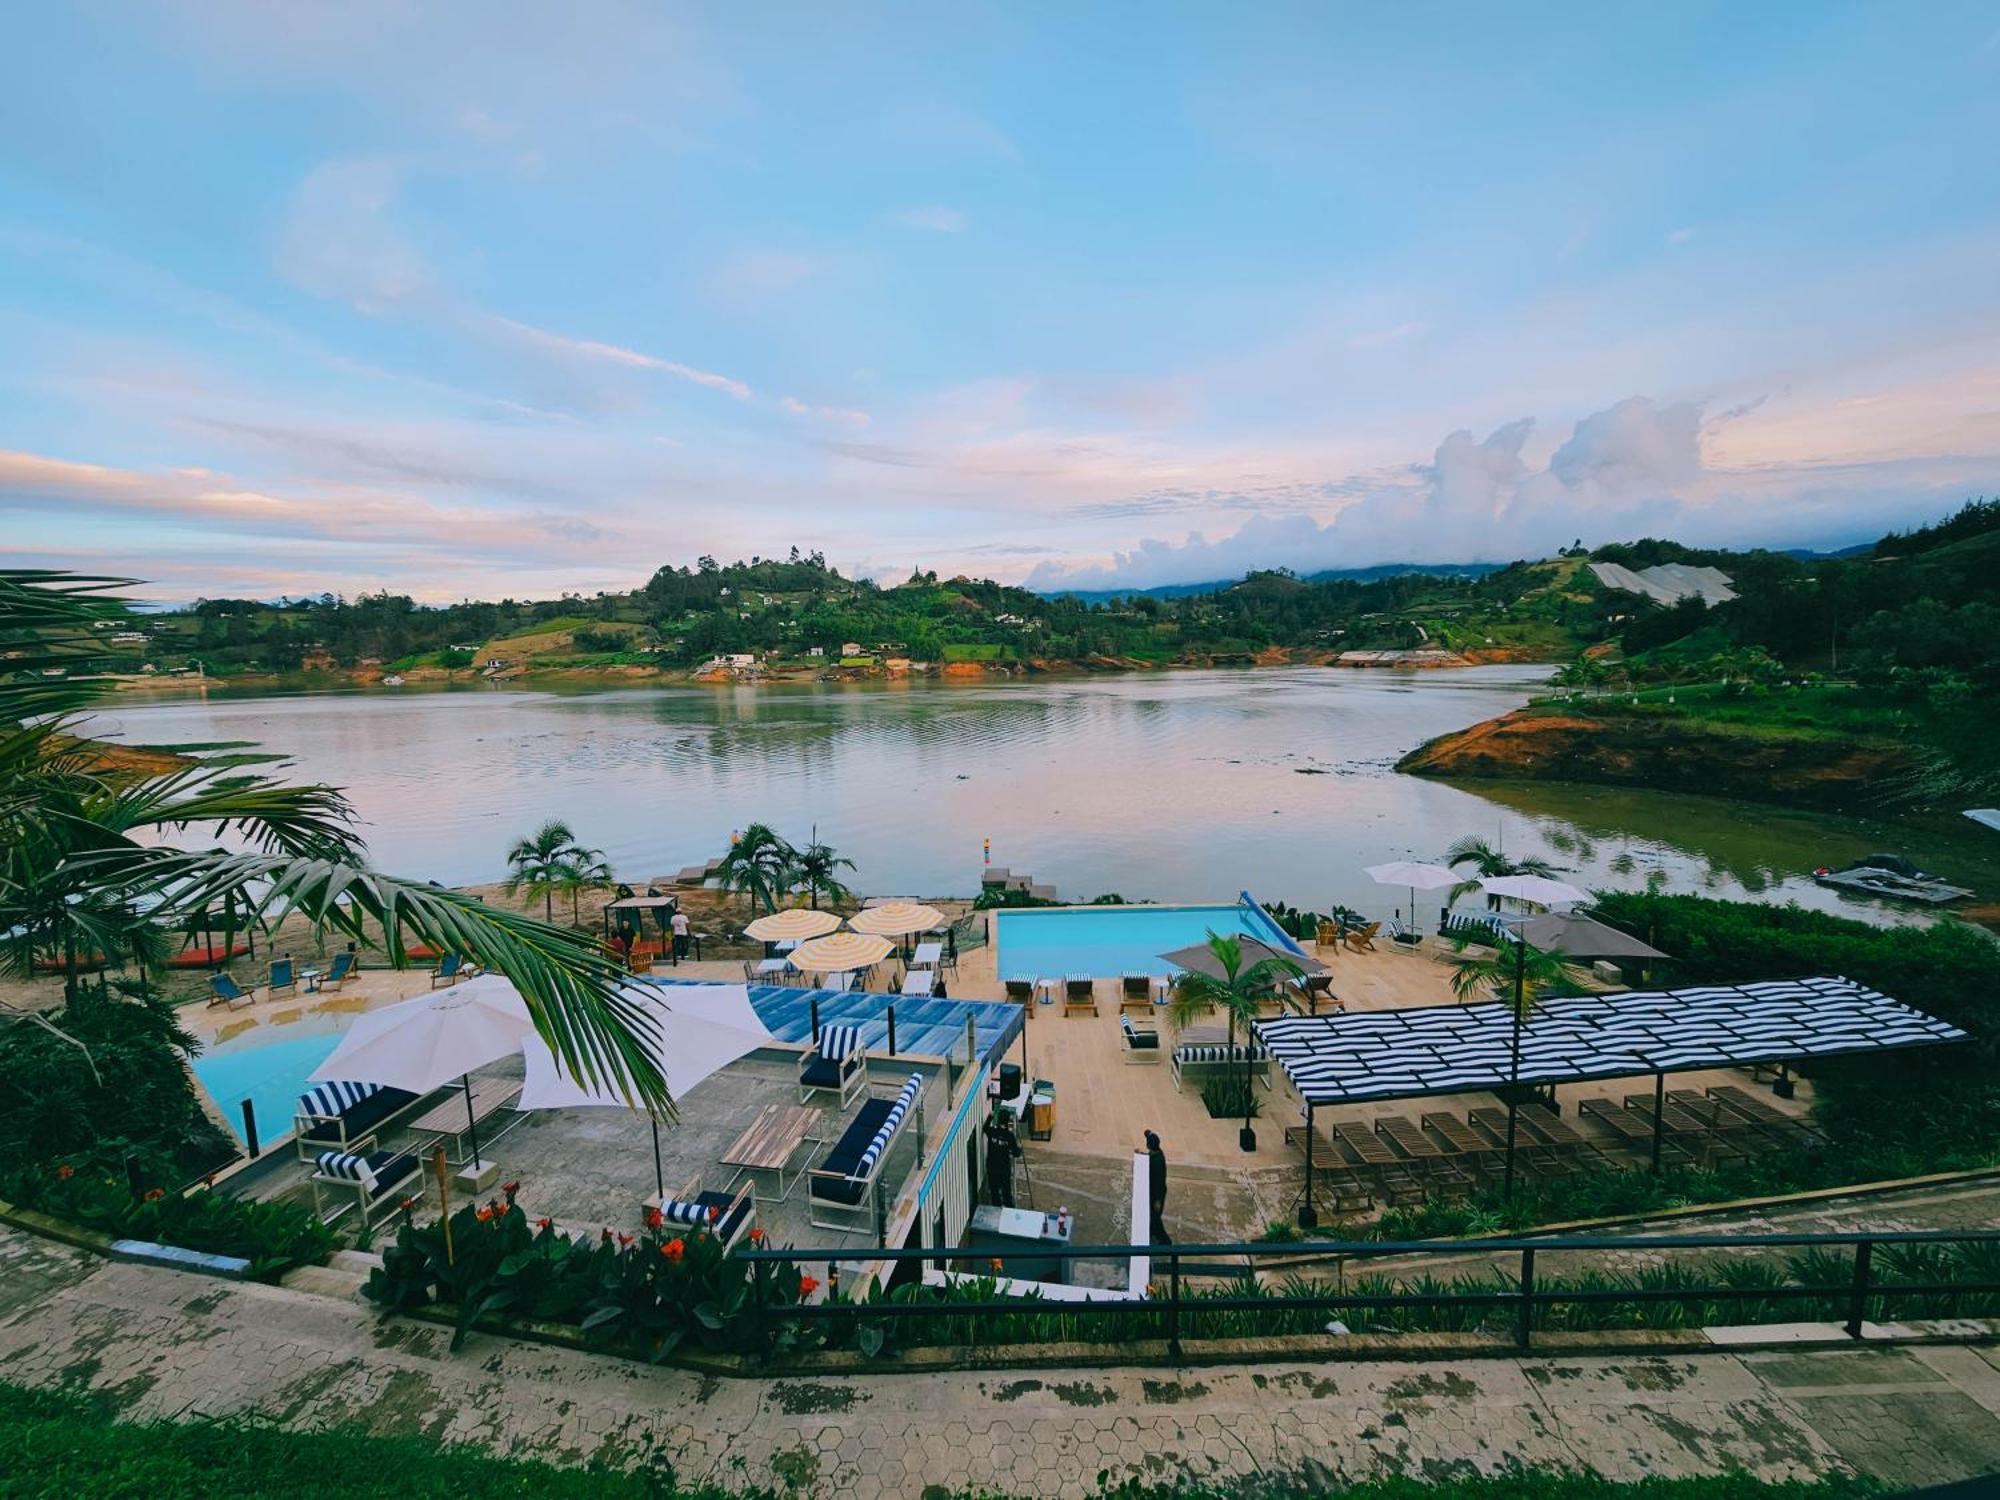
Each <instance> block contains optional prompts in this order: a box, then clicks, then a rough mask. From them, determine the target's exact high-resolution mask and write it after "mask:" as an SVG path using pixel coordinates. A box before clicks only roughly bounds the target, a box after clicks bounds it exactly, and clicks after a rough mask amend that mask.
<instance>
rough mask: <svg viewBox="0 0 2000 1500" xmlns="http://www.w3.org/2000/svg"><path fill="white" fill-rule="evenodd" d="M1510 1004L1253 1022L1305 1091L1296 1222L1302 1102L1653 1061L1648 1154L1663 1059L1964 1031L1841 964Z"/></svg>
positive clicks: (1780, 1055)
mask: <svg viewBox="0 0 2000 1500" xmlns="http://www.w3.org/2000/svg"><path fill="white" fill-rule="evenodd" d="M1512 1011H1513V1008H1512V1006H1511V1005H1510V1004H1508V1003H1506V1002H1497V1003H1490V1004H1483V1005H1465V1006H1456V1005H1438V1006H1418V1007H1411V1008H1407V1009H1401V1010H1379V1011H1358V1012H1349V1013H1347V1014H1344V1015H1332V1016H1286V1017H1281V1018H1279V1019H1276V1020H1269V1021H1259V1022H1257V1023H1256V1029H1257V1034H1258V1036H1259V1038H1260V1039H1261V1040H1262V1041H1263V1043H1264V1045H1265V1046H1266V1047H1268V1048H1269V1049H1270V1052H1271V1055H1272V1057H1273V1058H1275V1059H1276V1060H1277V1063H1278V1065H1279V1066H1280V1067H1281V1068H1283V1069H1284V1071H1285V1076H1286V1077H1287V1078H1288V1079H1289V1080H1290V1081H1291V1084H1292V1087H1293V1088H1294V1089H1295V1090H1297V1092H1298V1094H1299V1097H1300V1098H1301V1099H1302V1100H1304V1101H1305V1118H1306V1130H1305V1148H1306V1191H1305V1204H1304V1207H1303V1208H1302V1210H1301V1212H1300V1215H1299V1220H1300V1223H1301V1224H1302V1225H1307V1226H1308V1227H1309V1226H1310V1224H1311V1223H1312V1222H1314V1216H1313V1210H1312V1170H1313V1163H1312V1151H1313V1111H1314V1110H1315V1109H1316V1108H1318V1107H1320V1106H1323V1105H1329V1104H1356V1103H1362V1102H1366V1101H1371V1100H1383V1099H1419V1098H1427V1097H1431V1096H1435V1095H1439V1094H1465V1093H1476V1092H1481V1091H1486V1090H1493V1091H1505V1092H1507V1093H1508V1094H1510V1095H1511V1096H1512V1097H1514V1098H1516V1099H1518V1097H1519V1091H1520V1090H1521V1089H1522V1088H1524V1087H1528V1086H1534V1085H1551V1086H1552V1085H1554V1084H1558V1083H1588V1082H1592V1081H1596V1080H1602V1079H1609V1078H1634V1077H1642V1076H1645V1075H1649V1074H1650V1075H1651V1076H1652V1078H1653V1080H1654V1087H1653V1099H1654V1106H1653V1122H1652V1123H1653V1152H1654V1164H1655V1166H1657V1165H1658V1161H1659V1150H1660V1146H1661V1144H1662V1142H1663V1140H1664V1136H1665V1132H1666V1125H1665V1105H1666V1075H1667V1074H1668V1073H1674V1072H1684V1071H1690V1070H1693V1069H1699V1068H1728V1067H1751V1066H1755V1065H1757V1064H1759V1063H1784V1062H1795V1061H1799V1060H1803V1059H1810V1058H1816V1057H1836V1056H1840V1055H1843V1054H1847V1053H1856V1052H1887V1051H1893V1050H1898V1049H1902V1048H1906V1047H1928V1046H1934V1045H1936V1044H1938V1043H1942V1042H1956V1041H1963V1040H1964V1039H1965V1033H1964V1032H1963V1031H1961V1030H1960V1029H1959V1028H1958V1027H1956V1026H1953V1025H1950V1024H1949V1023H1947V1022H1944V1021H1940V1020H1938V1019H1937V1018H1936V1017H1934V1016H1928V1015H1925V1014H1924V1013H1923V1012H1922V1011H1919V1010H1914V1009H1912V1008H1911V1007H1909V1006H1907V1005H1903V1004H1901V1003H1900V1002H1898V1001H1895V1000H1891V999H1890V998H1889V997H1888V996H1886V995H1883V994H1881V993H1879V992H1878V991H1876V990H1872V989H1869V988H1868V987H1867V986H1865V985H1860V984H1856V983H1854V982H1853V981H1852V980H1847V979H1838V978H1822V979H1792V980H1774V981H1768V982H1762V983H1755V984H1743V985H1707V986H1702V987H1699V988H1694V989H1680V990H1653V991H1626V992H1623V993H1619V994H1611V995H1579V996H1572V997H1563V998H1559V999H1548V1000H1543V1001H1541V1002H1539V1003H1538V1004H1537V1005H1536V1006H1535V1008H1534V1010H1533V1011H1532V1012H1530V1013H1529V1015H1528V1016H1527V1018H1526V1019H1525V1020H1524V1021H1523V1022H1522V1023H1521V1024H1520V1025H1519V1026H1516V1025H1515V1024H1514V1019H1513V1013H1512ZM1510 1120H1511V1114H1510ZM1509 1150H1510V1154H1511V1151H1512V1140H1511V1131H1510V1140H1509Z"/></svg>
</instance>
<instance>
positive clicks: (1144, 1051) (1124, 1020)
mask: <svg viewBox="0 0 2000 1500" xmlns="http://www.w3.org/2000/svg"><path fill="white" fill-rule="evenodd" d="M1118 1030H1119V1032H1120V1034H1121V1035H1122V1036H1123V1037H1124V1039H1125V1061H1127V1062H1128V1063H1156V1062H1158V1061H1159V1060H1160V1059H1161V1058H1162V1057H1164V1056H1165V1055H1166V1054H1165V1053H1163V1052H1162V1051H1161V1050H1160V1033H1159V1032H1158V1031H1156V1030H1155V1029H1154V1028H1152V1027H1151V1026H1143V1027H1141V1026H1134V1025H1133V1024H1132V1018H1131V1017H1130V1016H1128V1015H1124V1014H1122V1013H1121V1014H1120V1015H1119V1017H1118Z"/></svg>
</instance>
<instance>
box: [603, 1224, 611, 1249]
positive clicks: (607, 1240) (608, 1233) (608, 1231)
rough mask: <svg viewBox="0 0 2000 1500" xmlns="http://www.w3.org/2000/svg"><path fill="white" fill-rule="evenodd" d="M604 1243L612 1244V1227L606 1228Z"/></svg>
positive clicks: (606, 1226) (607, 1226)
mask: <svg viewBox="0 0 2000 1500" xmlns="http://www.w3.org/2000/svg"><path fill="white" fill-rule="evenodd" d="M604 1243H605V1244H607V1245H608V1244H610V1243H611V1226H610V1225H609V1224H606V1225H605V1226H604Z"/></svg>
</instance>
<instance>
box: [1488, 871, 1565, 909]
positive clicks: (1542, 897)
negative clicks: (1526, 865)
mask: <svg viewBox="0 0 2000 1500" xmlns="http://www.w3.org/2000/svg"><path fill="white" fill-rule="evenodd" d="M1479 888H1480V889H1481V890H1482V891H1484V892H1486V894H1487V895H1489V896H1505V897H1507V898H1509V899H1510V900H1514V901H1526V902H1528V903H1529V904H1531V905H1534V906H1574V905H1575V904H1576V903H1577V902H1579V901H1588V900H1589V899H1590V892H1589V891H1580V890H1578V889H1577V888H1576V887H1575V886H1573V885H1570V884H1569V883H1568V882H1567V881H1562V880H1550V879H1549V878H1548V877H1547V876H1546V875H1489V876H1487V877H1486V878H1485V879H1484V880H1482V881H1480V882H1479Z"/></svg>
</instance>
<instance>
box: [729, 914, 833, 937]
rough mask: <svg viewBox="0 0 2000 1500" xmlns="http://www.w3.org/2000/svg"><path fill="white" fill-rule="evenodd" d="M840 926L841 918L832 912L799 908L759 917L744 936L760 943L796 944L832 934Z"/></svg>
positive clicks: (746, 930)
mask: <svg viewBox="0 0 2000 1500" xmlns="http://www.w3.org/2000/svg"><path fill="white" fill-rule="evenodd" d="M839 925H840V918H838V917H836V916H835V915H834V914H833V913H832V912H830V911H814V910H813V909H812V908H811V907H808V906H799V907H794V908H793V909H792V910H790V911H774V912H772V913H771V915H769V916H768V917H759V918H758V919H757V920H756V921H754V922H752V923H751V924H750V925H749V926H748V927H746V928H744V929H743V935H744V936H745V937H753V938H755V939H756V940H757V941H758V942H760V943H795V942H803V941H805V939H807V938H816V937H819V936H821V935H822V934H824V933H828V932H832V931H833V930H834V928H836V927H838V926H839Z"/></svg>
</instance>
